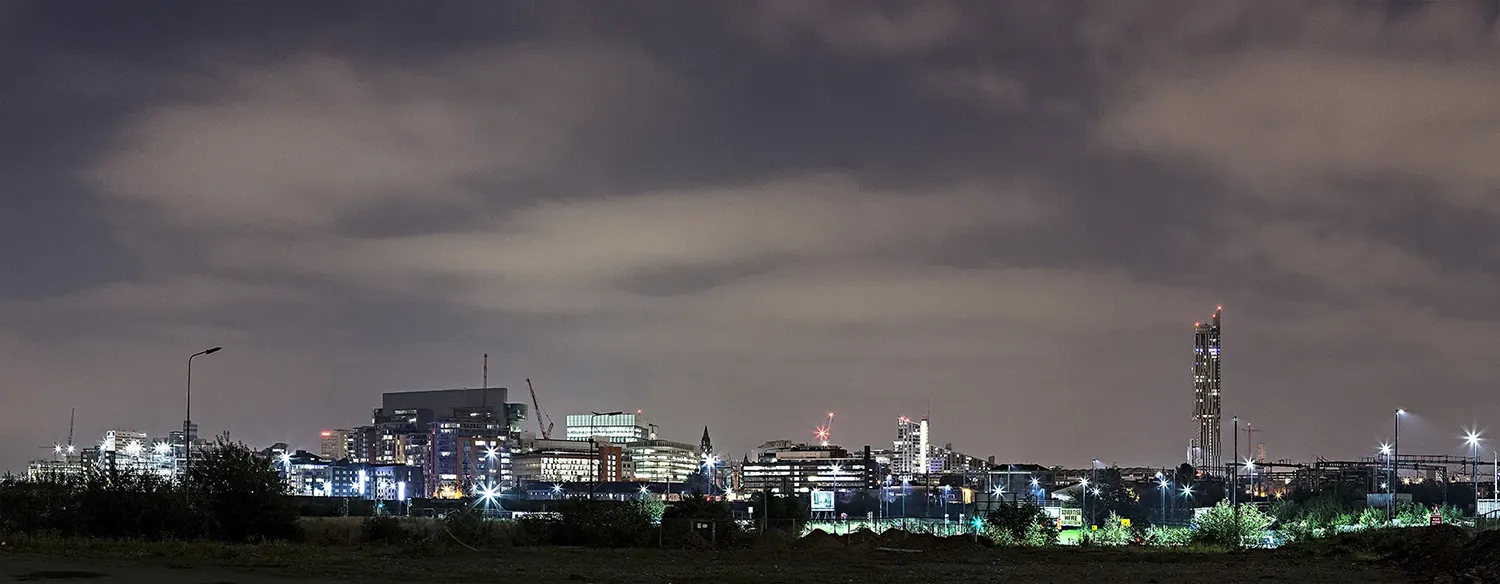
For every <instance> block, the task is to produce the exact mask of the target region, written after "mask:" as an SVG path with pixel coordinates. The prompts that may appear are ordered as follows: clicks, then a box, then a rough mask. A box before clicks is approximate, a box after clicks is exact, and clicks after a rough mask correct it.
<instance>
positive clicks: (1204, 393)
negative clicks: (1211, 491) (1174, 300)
mask: <svg viewBox="0 0 1500 584" xmlns="http://www.w3.org/2000/svg"><path fill="white" fill-rule="evenodd" d="M1223 312H1224V307H1222V306H1220V307H1219V308H1218V309H1217V310H1215V311H1214V317H1213V320H1212V321H1209V322H1197V323H1193V398H1194V403H1193V424H1194V426H1195V428H1194V430H1195V431H1196V436H1195V437H1194V438H1193V440H1192V444H1191V446H1190V447H1189V456H1190V458H1189V463H1190V464H1192V465H1193V467H1195V468H1197V469H1199V470H1202V471H1204V472H1208V473H1218V472H1222V470H1223V469H1222V468H1221V466H1222V464H1223V458H1222V451H1223V441H1222V438H1221V436H1222V432H1221V424H1222V421H1223V420H1222V415H1221V414H1220V412H1219V391H1220V389H1221V386H1220V375H1219V359H1220V357H1221V355H1220V348H1221V347H1220V329H1219V319H1220V317H1221V315H1222V313H1223Z"/></svg>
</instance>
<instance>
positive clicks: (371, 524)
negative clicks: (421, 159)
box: [359, 517, 410, 543]
mask: <svg viewBox="0 0 1500 584" xmlns="http://www.w3.org/2000/svg"><path fill="white" fill-rule="evenodd" d="M359 533H360V541H362V542H364V543H406V541H407V539H408V538H409V537H410V536H409V534H407V532H406V530H405V529H403V528H402V527H401V520H400V519H397V518H395V517H366V518H364V520H363V521H361V522H360V525H359Z"/></svg>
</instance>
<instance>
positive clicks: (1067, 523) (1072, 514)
mask: <svg viewBox="0 0 1500 584" xmlns="http://www.w3.org/2000/svg"><path fill="white" fill-rule="evenodd" d="M1058 524H1059V525H1062V526H1063V527H1083V509H1063V510H1062V514H1061V516H1059V518H1058Z"/></svg>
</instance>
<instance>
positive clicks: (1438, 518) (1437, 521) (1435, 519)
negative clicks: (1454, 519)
mask: <svg viewBox="0 0 1500 584" xmlns="http://www.w3.org/2000/svg"><path fill="white" fill-rule="evenodd" d="M1427 519H1428V520H1430V521H1431V523H1428V525H1442V524H1443V514H1441V513H1433V514H1432V516H1431V517H1428V518H1427Z"/></svg>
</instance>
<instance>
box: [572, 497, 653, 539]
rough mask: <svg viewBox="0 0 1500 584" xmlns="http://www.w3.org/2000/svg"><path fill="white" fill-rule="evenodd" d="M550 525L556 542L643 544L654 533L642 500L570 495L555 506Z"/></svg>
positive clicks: (648, 512) (649, 512) (646, 508)
mask: <svg viewBox="0 0 1500 584" xmlns="http://www.w3.org/2000/svg"><path fill="white" fill-rule="evenodd" d="M558 514H559V518H558V519H556V520H554V521H555V524H554V525H553V526H552V527H551V534H550V535H551V542H550V543H552V544H555V545H581V546H589V547H632V546H639V545H644V544H645V543H647V542H648V541H650V539H651V535H652V534H653V533H654V532H653V530H652V529H651V511H650V509H649V508H648V507H647V506H646V505H645V503H644V502H641V501H591V500H587V499H569V500H567V501H564V502H563V503H562V505H560V506H558Z"/></svg>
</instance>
